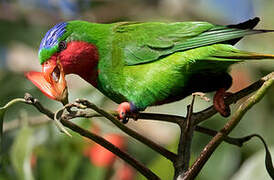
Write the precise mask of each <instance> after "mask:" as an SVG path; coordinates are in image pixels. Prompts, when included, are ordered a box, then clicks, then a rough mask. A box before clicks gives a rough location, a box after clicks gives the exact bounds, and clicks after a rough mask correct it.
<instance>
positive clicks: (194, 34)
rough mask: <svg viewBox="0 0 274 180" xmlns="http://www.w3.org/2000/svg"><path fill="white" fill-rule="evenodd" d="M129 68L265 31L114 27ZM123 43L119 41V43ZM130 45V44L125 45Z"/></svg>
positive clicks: (200, 25) (189, 25)
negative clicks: (176, 53) (177, 53)
mask: <svg viewBox="0 0 274 180" xmlns="http://www.w3.org/2000/svg"><path fill="white" fill-rule="evenodd" d="M114 32H115V39H116V40H117V44H119V43H120V44H121V46H120V47H121V48H123V53H124V54H123V56H124V60H125V64H126V65H138V64H143V63H148V62H153V61H156V60H159V59H161V58H163V57H164V56H168V55H171V54H173V53H175V52H180V51H186V50H190V49H193V48H198V47H203V46H208V45H212V44H216V43H223V42H226V41H229V40H233V39H238V38H241V37H243V36H246V35H251V34H257V33H263V32H265V31H264V30H252V29H238V28H231V27H229V26H216V25H212V24H210V23H207V22H179V23H157V22H154V23H122V24H117V26H116V27H115V28H114ZM118 41H119V42H118ZM123 42H126V44H124V45H123V44H122V43H123Z"/></svg>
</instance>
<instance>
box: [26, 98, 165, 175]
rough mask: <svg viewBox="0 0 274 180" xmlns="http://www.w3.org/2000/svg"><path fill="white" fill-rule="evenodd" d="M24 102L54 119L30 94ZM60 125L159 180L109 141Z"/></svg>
mask: <svg viewBox="0 0 274 180" xmlns="http://www.w3.org/2000/svg"><path fill="white" fill-rule="evenodd" d="M25 100H26V103H27V104H31V105H33V106H34V107H35V108H36V109H38V111H40V112H41V113H43V114H45V115H47V116H48V117H49V118H51V119H52V120H53V119H54V113H52V112H51V111H50V110H48V109H46V108H45V107H43V106H42V104H41V103H40V102H39V101H38V100H37V99H34V98H33V97H32V96H31V95H30V94H26V95H25ZM61 123H62V124H63V125H64V126H66V127H68V128H69V129H71V130H73V131H75V132H77V133H79V134H80V135H82V136H85V137H87V138H89V139H91V140H93V141H95V142H96V143H98V144H100V145H101V146H103V147H105V148H106V149H108V150H109V151H111V152H112V153H114V154H115V155H117V156H118V157H120V158H121V159H123V160H124V161H125V162H127V163H129V164H130V165H131V166H132V167H134V168H135V169H136V170H138V171H139V172H140V173H141V174H142V175H143V176H145V177H146V178H148V179H155V180H158V179H160V178H159V177H158V176H157V175H156V174H154V173H153V172H152V171H151V170H150V169H148V168H147V167H146V166H144V165H143V164H142V163H140V162H139V161H137V160H136V159H134V158H133V157H131V156H130V155H129V154H128V153H126V152H123V151H121V150H120V149H119V148H118V147H116V146H115V145H113V144H112V143H110V142H109V141H107V140H105V139H104V138H102V137H100V136H98V135H96V134H94V133H92V132H89V131H87V130H85V129H83V128H81V127H80V126H77V125H76V124H74V123H72V122H70V121H68V120H65V119H62V118H61Z"/></svg>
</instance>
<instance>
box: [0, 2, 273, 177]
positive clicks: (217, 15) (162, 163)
mask: <svg viewBox="0 0 274 180" xmlns="http://www.w3.org/2000/svg"><path fill="white" fill-rule="evenodd" d="M273 8H274V2H273V1H268V0H253V1H251V0H233V1H228V0H226V1H218V0H195V1H194V0H147V1H145V0H121V1H115V0H91V1H89V0H79V1H76V0H60V1H43V0H37V1H36V0H13V1H7V0H2V1H1V2H0V88H1V89H0V106H3V105H4V104H5V103H7V102H8V101H10V100H11V99H14V98H17V97H23V96H24V93H25V92H29V93H31V94H32V95H33V96H34V97H38V98H39V99H40V101H41V102H42V103H43V104H45V105H46V106H48V107H49V109H51V110H56V109H57V107H60V105H57V103H56V102H53V101H51V100H49V99H47V98H46V97H44V96H43V95H42V93H41V92H39V91H38V90H37V89H36V88H35V87H34V86H33V85H32V84H31V83H30V82H29V81H27V80H26V78H25V77H24V75H23V73H24V71H28V70H30V69H36V70H37V67H39V63H38V60H37V58H36V54H35V53H36V51H37V49H38V47H39V43H40V40H41V39H42V37H43V35H44V34H45V32H46V31H47V30H48V29H49V28H50V27H51V26H53V25H54V24H56V23H57V22H60V21H66V20H68V19H83V20H88V21H95V22H104V23H107V22H114V21H122V20H123V21H126V20H138V21H150V20H157V21H158V20H163V21H167V20H169V21H185V20H192V21H194V20H203V21H210V22H212V23H217V24H230V23H237V22H239V21H244V20H247V19H249V18H252V16H259V17H261V19H262V22H261V24H260V25H259V28H268V29H271V28H272V29H273V28H274V21H273V18H272V17H273V15H274V14H273ZM273 39H274V35H273V34H266V35H259V36H254V37H247V38H245V39H244V40H243V41H241V43H239V44H238V45H237V46H240V48H241V49H246V50H251V51H258V52H268V53H274V51H273V49H274V44H273ZM18 44H19V45H21V46H23V47H25V49H26V50H25V49H23V50H21V51H23V52H24V54H23V55H22V54H21V53H20V52H21V51H20V49H19V46H18ZM33 52H35V53H33ZM25 54H26V56H25ZM27 54H31V56H27ZM33 54H34V55H33ZM33 57H35V58H33ZM233 69H236V70H238V72H237V71H235V72H234V71H233V72H232V75H233V76H234V79H236V81H235V82H236V83H235V87H236V86H237V87H238V88H240V89H241V88H243V82H245V83H247V84H249V83H251V82H253V81H255V80H256V79H258V78H260V77H261V76H263V75H265V74H267V73H269V72H271V71H273V69H274V63H273V62H268V61H261V62H250V63H246V64H240V65H238V66H234V68H233ZM239 72H241V76H239ZM238 79H239V80H240V81H239V82H240V83H238V84H237V82H238ZM79 81H81V82H82V81H83V80H79V79H77V78H76V80H75V79H74V78H72V80H71V82H70V83H69V88H70V94H71V97H72V98H76V97H85V98H88V99H90V100H92V101H93V102H95V103H96V104H97V105H99V106H100V105H101V106H103V107H106V109H114V108H115V107H116V106H113V103H112V102H110V101H109V100H108V99H107V98H104V97H103V96H102V95H101V94H100V93H98V92H97V91H95V90H94V88H92V87H91V86H89V85H88V84H86V83H79ZM75 84H76V85H75ZM273 91H274V87H272V90H271V91H270V92H273ZM188 103H189V99H185V100H183V101H180V102H177V103H173V104H171V105H165V106H160V107H155V108H151V110H153V111H157V112H165V113H174V114H181V115H184V114H185V109H186V105H187V104H188ZM208 105H209V104H208V103H205V102H202V101H200V100H198V101H197V103H196V106H195V111H198V110H200V109H203V108H205V107H207V106H208ZM235 106H238V105H235ZM273 107H274V93H268V94H267V96H266V97H265V98H264V100H263V101H262V102H261V103H260V104H259V105H257V106H255V108H253V109H252V110H251V111H250V112H248V113H247V115H246V116H245V118H244V119H243V120H242V122H241V123H240V125H239V126H238V127H237V128H236V129H235V131H233V132H232V135H233V136H235V137H238V136H242V135H247V134H250V133H259V134H261V135H262V136H263V137H265V138H266V141H267V143H268V144H269V145H274V142H273V127H274V121H273V120H274V119H273V117H274V111H273ZM26 113H27V114H26ZM22 114H23V115H22ZM26 116H27V118H26ZM37 117H38V118H41V119H44V118H46V117H45V116H41V115H40V114H39V113H38V112H37V111H36V110H34V108H32V107H29V106H26V105H22V104H20V105H15V106H14V107H12V108H10V109H9V110H8V111H7V112H6V119H5V123H7V122H11V121H14V120H18V119H22V120H21V121H22V123H21V124H22V125H21V127H20V128H18V129H13V130H10V131H5V132H4V134H3V136H4V139H3V142H2V144H3V149H2V152H1V153H3V154H4V158H3V159H2V162H3V163H2V165H1V166H0V179H1V180H2V179H3V180H9V179H10V180H13V179H42V180H43V179H45V180H46V179H61V180H62V179H66V180H67V179H83V180H84V179H93V180H101V179H107V178H108V177H112V176H114V177H120V176H116V172H118V171H119V169H122V166H123V163H121V162H120V161H119V160H116V161H117V162H115V164H114V166H112V167H108V168H103V167H97V166H95V165H93V164H92V163H91V162H90V160H89V158H88V157H87V156H86V155H85V153H84V150H85V148H86V146H92V143H89V144H88V143H87V142H86V140H84V139H83V138H82V137H80V136H79V135H77V134H75V133H72V134H73V138H68V137H66V136H64V135H63V134H61V133H60V132H58V130H57V129H56V127H55V126H53V125H52V124H51V123H50V124H44V125H41V126H38V127H30V126H28V125H27V124H26V123H24V121H26V119H32V118H37ZM74 121H75V122H77V123H78V124H80V125H81V126H83V127H86V128H89V127H91V126H92V125H91V120H87V119H77V120H74ZM93 121H95V122H96V123H97V124H99V126H100V128H101V129H102V133H108V132H115V133H120V132H119V131H118V130H116V129H115V128H113V127H112V126H111V125H110V124H109V123H105V122H104V120H103V119H100V118H99V119H95V120H93ZM225 122H226V120H225V119H224V118H222V117H220V116H219V115H216V116H214V118H212V119H211V120H210V121H207V122H205V123H203V125H204V126H207V127H210V128H214V129H220V128H221V127H222V125H223V124H224V123H225ZM129 124H130V125H131V126H132V128H135V129H136V130H138V131H140V132H141V133H142V134H144V135H147V136H149V137H150V138H152V139H155V140H156V141H157V142H159V143H161V144H163V145H166V146H167V147H168V148H169V149H171V150H173V151H174V152H176V144H177V140H178V134H177V135H176V133H174V132H178V129H177V127H175V126H170V125H168V124H164V125H163V126H159V128H158V126H156V125H155V124H149V123H144V122H142V121H141V122H132V123H129ZM155 126H156V127H155ZM159 133H160V134H163V133H164V134H167V136H168V137H165V138H159ZM161 137H162V136H161ZM209 140H210V137H208V136H205V135H201V134H199V133H195V135H194V140H193V145H192V161H194V159H195V157H196V156H197V155H198V154H199V152H200V151H201V149H202V148H203V146H204V145H205V144H207V142H208V141H209ZM127 141H128V143H127V144H128V147H127V151H128V152H129V153H130V154H131V155H132V156H134V157H136V158H137V159H138V160H140V161H141V162H143V163H145V164H146V165H147V166H148V167H149V168H151V169H153V171H154V172H155V173H157V174H159V175H160V176H161V177H162V178H163V179H172V176H173V169H172V165H171V163H170V162H168V161H167V160H166V159H164V158H163V157H160V156H159V155H157V154H156V153H155V152H154V151H152V150H151V149H149V148H148V147H145V146H144V145H142V144H141V143H139V142H136V141H135V140H132V139H131V138H127ZM262 148H263V147H262V146H261V144H260V143H258V141H251V142H249V143H248V144H247V145H245V146H244V147H243V148H238V147H234V146H231V145H228V144H225V143H223V144H222V145H221V146H220V147H219V148H218V150H217V151H216V152H215V153H214V155H213V156H212V158H211V159H210V160H209V162H208V163H207V165H206V166H205V167H204V169H203V170H202V172H201V174H200V175H199V177H198V178H197V179H201V180H207V179H230V178H231V177H233V178H232V179H257V178H259V179H262V177H263V179H267V178H268V176H267V173H266V170H265V168H264V166H263V165H260V164H262V163H263V161H264V158H263V157H262V156H263V155H260V152H259V154H258V151H260V150H261V149H262ZM272 149H273V148H272ZM272 154H274V152H273V150H272ZM249 172H252V174H249ZM247 174H249V176H248V175H247ZM255 175H257V176H255ZM128 177H129V176H128ZM131 179H132V178H131ZM136 179H143V177H142V176H141V175H140V174H138V173H137V175H136Z"/></svg>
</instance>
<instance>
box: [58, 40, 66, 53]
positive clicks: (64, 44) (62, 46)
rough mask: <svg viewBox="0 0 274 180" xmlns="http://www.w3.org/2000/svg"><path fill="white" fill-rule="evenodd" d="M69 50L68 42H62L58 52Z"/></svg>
mask: <svg viewBox="0 0 274 180" xmlns="http://www.w3.org/2000/svg"><path fill="white" fill-rule="evenodd" d="M66 48H67V43H66V41H60V42H59V45H58V52H61V51H63V50H64V49H66Z"/></svg>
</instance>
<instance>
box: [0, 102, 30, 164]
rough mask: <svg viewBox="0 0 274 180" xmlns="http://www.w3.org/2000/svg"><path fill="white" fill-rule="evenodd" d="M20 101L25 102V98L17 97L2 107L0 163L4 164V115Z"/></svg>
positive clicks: (0, 116)
mask: <svg viewBox="0 0 274 180" xmlns="http://www.w3.org/2000/svg"><path fill="white" fill-rule="evenodd" d="M18 102H25V99H22V98H17V99H13V100H11V101H10V102H8V103H7V104H6V105H5V106H3V107H0V165H1V164H2V158H3V157H2V156H3V154H2V152H3V141H2V139H3V123H4V117H5V113H6V111H7V109H8V108H9V107H10V106H12V105H13V104H16V103H18Z"/></svg>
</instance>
